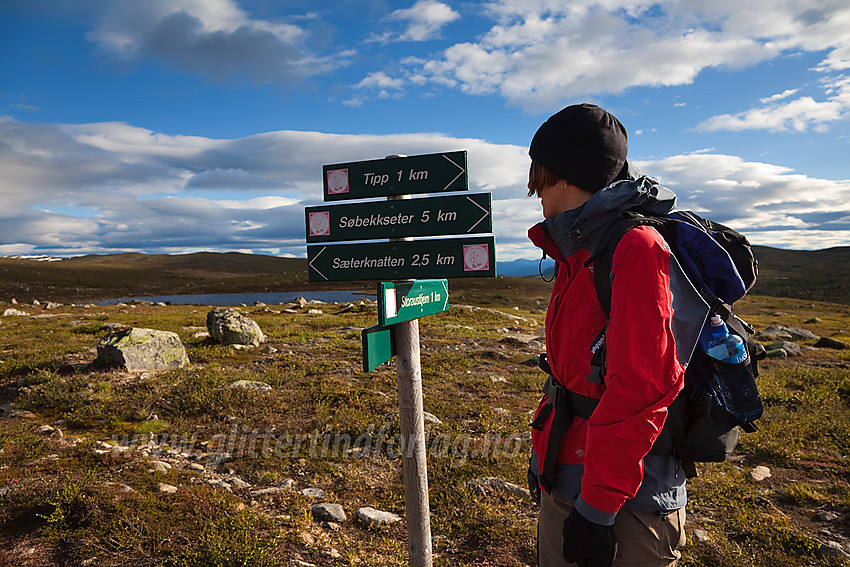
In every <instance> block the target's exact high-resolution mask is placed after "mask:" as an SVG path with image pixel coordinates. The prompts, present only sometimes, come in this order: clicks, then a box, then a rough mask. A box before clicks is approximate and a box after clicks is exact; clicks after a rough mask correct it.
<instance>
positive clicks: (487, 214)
mask: <svg viewBox="0 0 850 567" xmlns="http://www.w3.org/2000/svg"><path fill="white" fill-rule="evenodd" d="M466 198H467V199H468V200H469V202H470V203H472V204H473V205H475V206H476V207H478V208H479V209H481V210H482V211H484V216H482V217H481V218H480V219H478V222H476V223H475V224H474V225H472V226H470V227H469V230H467V231H466V232H472V229H473V228H475V227H476V226H478V225H479V224H481V221H483V220H484V219H486V218H487V217H489V216H490V211H488V210H487V209H485V208H484V207H482V206H481V205H479V204H478V203H476V202H475V201H474V200H472V199H471V198H470V197H469V196H467V197H466Z"/></svg>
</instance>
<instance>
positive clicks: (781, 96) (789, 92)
mask: <svg viewBox="0 0 850 567" xmlns="http://www.w3.org/2000/svg"><path fill="white" fill-rule="evenodd" d="M798 92H800V89H786V90H785V91H782V92H781V93H776V94H775V95H771V96H768V97H765V98H763V99H761V100H760V101H759V102H761V103H762V104H767V103H769V102H776V101H778V100H782V99H785V98H788V97H789V96H793V95H795V94H797V93H798Z"/></svg>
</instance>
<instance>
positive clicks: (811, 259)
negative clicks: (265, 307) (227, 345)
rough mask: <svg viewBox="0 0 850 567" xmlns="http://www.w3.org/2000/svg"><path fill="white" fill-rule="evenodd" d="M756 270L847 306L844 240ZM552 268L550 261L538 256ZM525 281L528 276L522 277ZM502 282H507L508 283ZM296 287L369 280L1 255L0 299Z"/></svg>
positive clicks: (197, 259)
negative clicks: (321, 279) (314, 279)
mask: <svg viewBox="0 0 850 567" xmlns="http://www.w3.org/2000/svg"><path fill="white" fill-rule="evenodd" d="M753 251H754V253H755V256H756V258H757V259H758V261H759V277H758V280H757V281H756V284H755V287H754V288H753V289H752V291H751V292H750V293H752V294H755V295H770V296H777V297H794V298H799V299H809V300H820V301H833V302H837V303H844V304H848V305H850V283H848V282H850V247H847V246H844V247H839V248H828V249H826V250H781V249H778V248H768V247H765V246H755V247H753ZM538 266H539V261H538V260H514V261H511V262H499V263H498V265H497V273H498V274H499V275H501V276H508V277H528V276H537V275H539V271H538V270H539V268H538ZM543 267H544V274H546V275H547V279H548V276H550V275H551V274H552V267H553V263H552V260H546V261H544V263H543ZM471 279H472V280H473V281H471V282H469V283H468V284H465V283H461V282H462V280H463V279H461V280H458V281H457V283H455V284H454V285H466V286H467V287H469V288H470V289H472V288H476V289H477V288H481V289H485V290H490V291H491V292H494V293H495V292H497V289H501V288H503V287H506V283H505V282H504V281H503V280H498V279H493V278H480V279H479V278H471ZM527 283H528V284H529V285H531V283H532V282H527ZM507 287H508V288H511V287H514V288H515V286H514V284H510V285H507ZM296 289H313V290H345V289H374V282H328V283H324V284H317V283H315V282H308V281H307V260H306V259H303V258H279V257H276V256H265V255H261V254H240V253H236V252H229V253H214V252H198V253H195V254H174V255H168V254H108V255H102V256H98V255H92V256H80V257H76V258H70V259H67V260H62V261H44V259H43V258H42V257H23V258H20V257H19V258H8V257H7V258H3V257H0V302H2V301H8V300H10V299H11V298H16V299H17V300H19V301H21V300H24V301H29V302H31V301H32V300H33V299H39V300H49V301H60V302H63V303H67V302H71V301H91V300H97V299H113V298H116V297H132V296H149V295H176V294H192V293H231V292H247V291H251V292H268V291H291V290H296Z"/></svg>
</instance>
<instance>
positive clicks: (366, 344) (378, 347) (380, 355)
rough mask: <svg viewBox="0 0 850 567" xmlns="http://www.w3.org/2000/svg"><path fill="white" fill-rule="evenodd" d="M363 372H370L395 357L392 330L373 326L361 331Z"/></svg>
mask: <svg viewBox="0 0 850 567" xmlns="http://www.w3.org/2000/svg"><path fill="white" fill-rule="evenodd" d="M360 334H361V336H362V337H363V371H364V372H371V371H372V370H374V369H376V368H377V367H379V366H380V365H382V364H383V363H385V362H389V361H390V359H391V358H392V357H393V356H395V341H394V340H393V328H392V327H383V326H381V325H374V326H372V327H369V328H368V329H363V331H362V332H361V333H360Z"/></svg>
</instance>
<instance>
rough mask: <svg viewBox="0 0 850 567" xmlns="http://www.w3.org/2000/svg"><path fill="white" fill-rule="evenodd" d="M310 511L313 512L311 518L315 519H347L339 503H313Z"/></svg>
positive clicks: (336, 520) (328, 520)
mask: <svg viewBox="0 0 850 567" xmlns="http://www.w3.org/2000/svg"><path fill="white" fill-rule="evenodd" d="M310 511H311V512H313V518H314V519H316V520H324V521H327V522H344V521H346V520H347V519H348V518H347V517H346V516H345V510H343V509H342V506H341V505H339V504H328V503H327V502H323V503H321V504H313V507H312V508H310Z"/></svg>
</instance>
